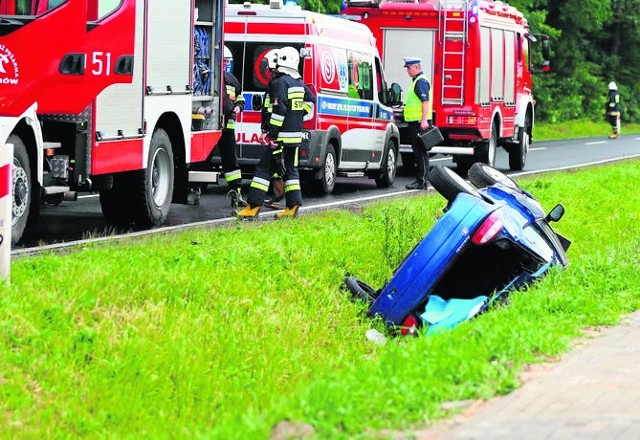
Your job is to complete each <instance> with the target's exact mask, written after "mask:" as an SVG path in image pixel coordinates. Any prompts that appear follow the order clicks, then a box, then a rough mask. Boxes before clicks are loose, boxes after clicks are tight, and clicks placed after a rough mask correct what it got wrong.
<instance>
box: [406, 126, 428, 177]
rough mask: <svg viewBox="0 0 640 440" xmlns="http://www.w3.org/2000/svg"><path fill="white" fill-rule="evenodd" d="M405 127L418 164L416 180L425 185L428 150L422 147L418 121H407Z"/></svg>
mask: <svg viewBox="0 0 640 440" xmlns="http://www.w3.org/2000/svg"><path fill="white" fill-rule="evenodd" d="M408 124H409V125H408V127H407V133H408V135H409V136H408V138H409V139H411V149H412V150H413V156H414V158H415V160H416V165H418V173H417V176H416V180H417V181H418V183H419V184H421V185H422V186H427V183H428V182H429V152H428V151H427V150H426V149H425V148H424V145H423V144H422V141H421V140H420V138H419V137H418V134H419V133H420V131H421V128H420V121H413V122H409V123H408Z"/></svg>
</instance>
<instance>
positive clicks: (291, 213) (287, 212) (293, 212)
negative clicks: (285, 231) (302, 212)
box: [274, 205, 299, 220]
mask: <svg viewBox="0 0 640 440" xmlns="http://www.w3.org/2000/svg"><path fill="white" fill-rule="evenodd" d="M298 208H299V206H298V205H294V206H292V207H291V208H284V211H282V212H279V213H277V214H276V215H275V217H274V218H275V219H276V220H280V219H283V218H294V217H295V216H297V215H298Z"/></svg>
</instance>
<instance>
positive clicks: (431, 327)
mask: <svg viewBox="0 0 640 440" xmlns="http://www.w3.org/2000/svg"><path fill="white" fill-rule="evenodd" d="M488 300H489V297H487V296H482V295H481V296H478V297H476V298H472V299H458V298H452V299H449V300H444V299H442V298H441V297H439V296H438V295H429V301H428V302H427V307H426V308H425V311H424V313H422V314H421V315H420V319H421V320H422V321H423V322H424V323H425V324H427V325H428V330H427V334H428V335H429V334H432V333H436V332H439V331H442V330H445V329H452V328H454V327H456V326H457V325H458V324H460V323H461V322H463V321H466V320H467V319H471V318H473V317H474V316H475V315H477V314H478V313H480V312H481V311H482V310H483V309H484V306H485V305H486V304H487V301H488Z"/></svg>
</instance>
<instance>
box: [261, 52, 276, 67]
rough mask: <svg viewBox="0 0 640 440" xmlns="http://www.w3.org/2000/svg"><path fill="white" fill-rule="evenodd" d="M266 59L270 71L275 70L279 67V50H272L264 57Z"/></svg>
mask: <svg viewBox="0 0 640 440" xmlns="http://www.w3.org/2000/svg"><path fill="white" fill-rule="evenodd" d="M264 59H265V60H266V61H267V68H268V69H270V70H271V69H275V68H277V67H278V49H271V50H270V51H269V52H267V53H266V54H265V56H264Z"/></svg>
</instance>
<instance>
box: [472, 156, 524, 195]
mask: <svg viewBox="0 0 640 440" xmlns="http://www.w3.org/2000/svg"><path fill="white" fill-rule="evenodd" d="M469 181H470V182H471V183H473V185H474V186H475V187H476V188H485V187H487V186H490V185H493V184H494V183H500V184H502V185H504V186H506V187H509V188H511V189H513V190H515V191H518V192H522V190H521V189H520V187H519V186H518V184H517V183H516V182H515V181H514V180H513V179H512V178H511V177H509V176H507V175H506V174H504V173H502V172H500V171H498V170H496V169H495V168H493V167H490V166H489V165H487V164H485V163H480V162H476V163H474V164H473V165H472V166H471V168H470V169H469Z"/></svg>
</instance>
